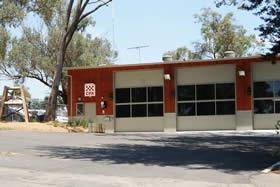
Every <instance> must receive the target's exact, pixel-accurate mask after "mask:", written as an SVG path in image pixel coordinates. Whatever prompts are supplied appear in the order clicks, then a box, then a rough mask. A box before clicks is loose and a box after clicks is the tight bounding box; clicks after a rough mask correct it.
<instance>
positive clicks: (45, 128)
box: [0, 122, 68, 133]
mask: <svg viewBox="0 0 280 187" xmlns="http://www.w3.org/2000/svg"><path fill="white" fill-rule="evenodd" d="M1 130H17V131H27V132H61V133H67V132H68V130H67V129H65V128H63V127H60V126H55V125H53V124H52V123H37V122H30V123H25V122H0V131H1Z"/></svg>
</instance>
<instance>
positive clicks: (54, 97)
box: [44, 40, 65, 121]
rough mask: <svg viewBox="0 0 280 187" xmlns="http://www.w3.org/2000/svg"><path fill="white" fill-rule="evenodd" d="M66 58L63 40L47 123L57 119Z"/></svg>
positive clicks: (47, 111) (46, 116) (49, 103)
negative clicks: (58, 100)
mask: <svg viewBox="0 0 280 187" xmlns="http://www.w3.org/2000/svg"><path fill="white" fill-rule="evenodd" d="M64 56H65V40H62V42H61V45H60V48H59V53H58V56H57V64H56V67H55V74H54V79H53V84H52V89H51V94H50V97H49V100H48V105H47V110H46V114H45V118H44V120H45V121H54V120H55V118H56V106H57V96H58V94H59V91H58V89H59V85H60V80H61V74H62V68H63V63H64Z"/></svg>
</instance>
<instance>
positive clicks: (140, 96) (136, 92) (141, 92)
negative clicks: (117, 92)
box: [131, 88, 147, 103]
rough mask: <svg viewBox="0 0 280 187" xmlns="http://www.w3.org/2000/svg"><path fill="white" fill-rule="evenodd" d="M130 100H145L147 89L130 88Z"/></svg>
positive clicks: (135, 101) (136, 101)
mask: <svg viewBox="0 0 280 187" xmlns="http://www.w3.org/2000/svg"><path fill="white" fill-rule="evenodd" d="M131 92H132V102H134V103H138V102H146V101H147V90H146V88H131Z"/></svg>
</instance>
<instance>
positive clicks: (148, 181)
mask: <svg viewBox="0 0 280 187" xmlns="http://www.w3.org/2000/svg"><path fill="white" fill-rule="evenodd" d="M279 146H280V138H279V137H277V135H276V133H275V132H274V131H258V132H252V131H247V132H235V131H227V132H188V133H172V134H168V133H137V134H131V133H126V134H65V133H35V132H17V131H0V173H1V175H0V181H1V183H2V184H6V185H12V186H13V185H14V186H17V185H19V184H21V186H24V185H26V186H32V185H34V186H38V185H39V186H40V185H41V186H45V185H46V186H47V185H48V186H49V185H53V186H56V185H59V186H92V185H93V184H94V185H95V186H143V185H144V186H155V185H161V186H170V185H177V186H185V185H192V186H209V185H210V186H274V185H275V186H277V185H279V184H280V176H279V175H276V174H261V173H260V171H261V170H263V169H265V168H266V167H268V166H270V165H272V164H273V163H275V162H276V161H278V160H279V158H277V157H276V156H275V155H274V152H275V150H277V149H279Z"/></svg>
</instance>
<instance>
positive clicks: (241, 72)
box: [238, 70, 246, 77]
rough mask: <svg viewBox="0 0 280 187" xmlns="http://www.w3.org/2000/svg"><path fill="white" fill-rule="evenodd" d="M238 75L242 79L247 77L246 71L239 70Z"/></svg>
mask: <svg viewBox="0 0 280 187" xmlns="http://www.w3.org/2000/svg"><path fill="white" fill-rule="evenodd" d="M238 75H239V76H240V77H245V75H246V73H245V71H244V70H239V71H238Z"/></svg>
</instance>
